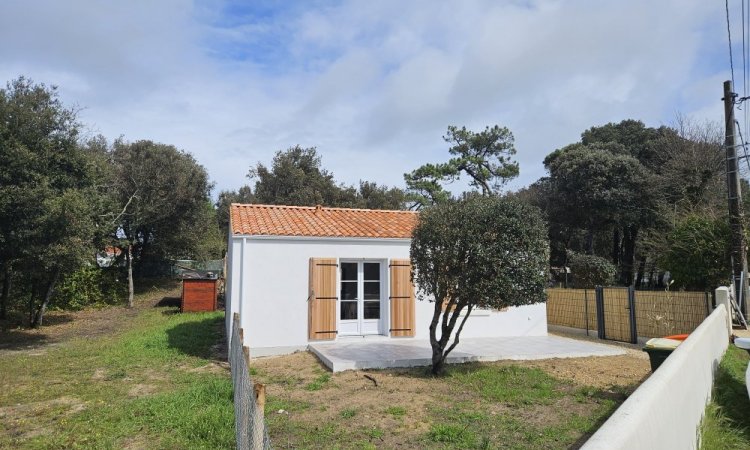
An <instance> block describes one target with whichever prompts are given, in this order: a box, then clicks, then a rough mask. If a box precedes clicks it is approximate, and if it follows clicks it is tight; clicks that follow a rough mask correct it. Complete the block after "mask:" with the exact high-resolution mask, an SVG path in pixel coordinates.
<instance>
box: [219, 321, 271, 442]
mask: <svg viewBox="0 0 750 450" xmlns="http://www.w3.org/2000/svg"><path fill="white" fill-rule="evenodd" d="M232 320H233V326H232V339H231V341H230V342H229V364H230V366H231V368H232V386H233V387H234V424H235V430H236V434H237V449H238V450H256V449H270V448H271V440H270V438H269V437H268V430H267V429H266V421H265V417H264V412H263V410H264V408H265V401H266V393H265V386H264V385H262V384H258V383H255V384H253V380H252V378H250V367H249V356H250V354H249V352H248V349H247V347H245V346H244V345H242V342H243V332H242V329H241V328H240V320H239V314H237V313H234V314H233V317H232Z"/></svg>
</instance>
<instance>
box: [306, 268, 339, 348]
mask: <svg viewBox="0 0 750 450" xmlns="http://www.w3.org/2000/svg"><path fill="white" fill-rule="evenodd" d="M337 267H338V264H337V263H336V258H310V278H309V283H310V287H309V292H308V297H307V303H308V319H307V321H308V327H307V329H308V338H309V339H310V340H316V341H318V340H328V339H335V338H336V333H337V332H338V331H337V330H336V300H338V295H337V292H336V291H337V289H336V271H337Z"/></svg>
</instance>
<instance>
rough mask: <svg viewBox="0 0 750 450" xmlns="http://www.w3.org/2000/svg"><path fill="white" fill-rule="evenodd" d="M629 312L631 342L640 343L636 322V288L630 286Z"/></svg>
mask: <svg viewBox="0 0 750 450" xmlns="http://www.w3.org/2000/svg"><path fill="white" fill-rule="evenodd" d="M628 312H629V314H630V343H631V344H637V343H638V327H637V326H636V323H635V288H634V287H633V286H629V287H628Z"/></svg>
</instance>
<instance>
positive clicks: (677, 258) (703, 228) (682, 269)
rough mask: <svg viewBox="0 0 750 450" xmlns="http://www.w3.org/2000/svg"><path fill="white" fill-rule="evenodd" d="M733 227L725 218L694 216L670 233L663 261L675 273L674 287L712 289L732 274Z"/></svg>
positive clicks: (673, 275) (679, 224) (666, 267)
mask: <svg viewBox="0 0 750 450" xmlns="http://www.w3.org/2000/svg"><path fill="white" fill-rule="evenodd" d="M729 236H730V230H729V225H728V224H727V221H726V219H712V218H710V217H702V216H691V217H687V218H685V219H683V220H682V221H680V222H679V223H678V224H677V226H676V227H675V229H674V230H673V231H672V232H671V233H670V234H669V236H668V238H667V242H668V244H669V250H667V252H666V253H665V254H664V256H663V257H662V261H661V263H662V265H663V266H664V268H665V269H666V270H669V272H670V273H671V274H672V279H673V280H674V282H675V288H685V289H689V290H699V291H701V290H704V289H713V288H715V287H717V286H719V285H721V284H722V283H726V282H727V280H728V279H729V277H730V275H731V270H730V267H729V261H730V241H729Z"/></svg>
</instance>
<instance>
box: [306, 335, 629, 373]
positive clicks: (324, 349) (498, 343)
mask: <svg viewBox="0 0 750 450" xmlns="http://www.w3.org/2000/svg"><path fill="white" fill-rule="evenodd" d="M309 348H310V350H311V351H312V352H313V353H315V354H316V355H317V356H318V358H320V360H321V361H322V362H323V364H325V365H326V366H328V368H329V369H331V370H332V371H333V372H341V371H344V370H352V369H386V368H391V367H417V366H428V365H430V364H431V363H432V349H431V347H430V342H429V341H428V340H416V339H398V338H395V339H390V338H387V337H383V336H372V337H364V338H363V337H355V338H339V339H338V341H336V342H330V343H322V344H310V346H309ZM623 354H625V350H623V349H621V348H617V347H614V346H610V345H603V344H595V343H591V342H584V341H578V340H575V339H568V338H563V337H559V336H522V337H506V338H462V339H461V341H460V343H459V344H458V346H457V347H456V348H455V349H454V350H453V351H452V352H451V353H450V355H448V363H449V364H453V363H465V362H471V361H499V360H503V359H510V360H525V359H549V358H581V357H587V356H615V355H623Z"/></svg>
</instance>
